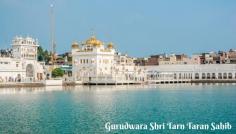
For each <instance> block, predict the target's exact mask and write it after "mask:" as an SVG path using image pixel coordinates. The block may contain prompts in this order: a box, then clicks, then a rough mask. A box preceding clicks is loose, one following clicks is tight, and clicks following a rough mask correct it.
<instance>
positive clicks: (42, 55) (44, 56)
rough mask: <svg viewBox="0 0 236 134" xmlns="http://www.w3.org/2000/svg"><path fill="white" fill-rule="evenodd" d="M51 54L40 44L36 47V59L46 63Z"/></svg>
mask: <svg viewBox="0 0 236 134" xmlns="http://www.w3.org/2000/svg"><path fill="white" fill-rule="evenodd" d="M50 59H51V56H50V53H49V52H48V51H47V50H44V49H43V48H42V47H41V46H39V47H38V61H44V62H45V63H46V64H48V62H49V61H50Z"/></svg>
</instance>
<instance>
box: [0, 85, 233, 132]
mask: <svg viewBox="0 0 236 134" xmlns="http://www.w3.org/2000/svg"><path fill="white" fill-rule="evenodd" d="M107 122H111V123H116V124H118V123H125V122H128V123H133V124H140V123H143V124H149V123H150V122H158V123H167V122H173V123H180V124H181V123H183V124H185V123H187V122H194V123H199V124H203V123H205V124H206V123H207V124H209V123H211V122H216V123H217V122H229V123H230V124H231V125H232V129H230V130H216V131H211V130H187V129H185V130H169V129H167V128H165V129H164V130H154V131H150V130H111V131H108V130H106V129H105V123H107ZM235 127H236V85H233V84H216V85H213V84H208V85H186V84H183V85H167V86H164V85H153V86H91V87H89V86H84V87H83V86H78V87H67V88H62V87H47V88H24V89H20V88H19V89H16V88H11V89H10V88H9V89H0V133H32V134H37V133H39V134H45V133H48V134H54V133H55V134H56V133H68V134H69V133H82V134H86V133H92V134H93V133H98V134H99V133H101V134H102V133H186V134H189V133H229V134H231V133H232V134H234V133H236V129H235Z"/></svg>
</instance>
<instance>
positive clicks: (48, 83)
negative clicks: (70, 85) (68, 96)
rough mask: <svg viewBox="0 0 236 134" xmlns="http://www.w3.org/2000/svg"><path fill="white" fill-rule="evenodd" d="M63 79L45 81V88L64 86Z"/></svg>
mask: <svg viewBox="0 0 236 134" xmlns="http://www.w3.org/2000/svg"><path fill="white" fill-rule="evenodd" d="M62 83H63V82H62V79H52V80H45V83H44V84H45V86H62Z"/></svg>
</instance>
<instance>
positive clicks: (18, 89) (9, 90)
mask: <svg viewBox="0 0 236 134" xmlns="http://www.w3.org/2000/svg"><path fill="white" fill-rule="evenodd" d="M232 85H236V83H193V84H191V83H185V84H150V85H98V86H94V85H92V86H83V85H78V86H46V87H15V88H0V95H1V94H26V93H40V92H52V91H62V90H78V91H109V90H111V91H114V90H115V91H119V90H145V89H159V90H161V89H163V90H166V89H168V90H173V89H179V90H182V89H186V88H196V89H198V88H200V87H207V88H210V87H214V86H232Z"/></svg>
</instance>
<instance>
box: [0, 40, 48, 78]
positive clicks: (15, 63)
mask: <svg viewBox="0 0 236 134" xmlns="http://www.w3.org/2000/svg"><path fill="white" fill-rule="evenodd" d="M38 46H39V45H38V41H37V40H35V39H33V38H31V37H26V38H23V37H15V38H14V39H13V41H12V54H11V56H4V55H1V57H0V83H6V82H36V81H41V80H43V79H44V78H45V76H44V63H43V62H38V61H37V49H38Z"/></svg>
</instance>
